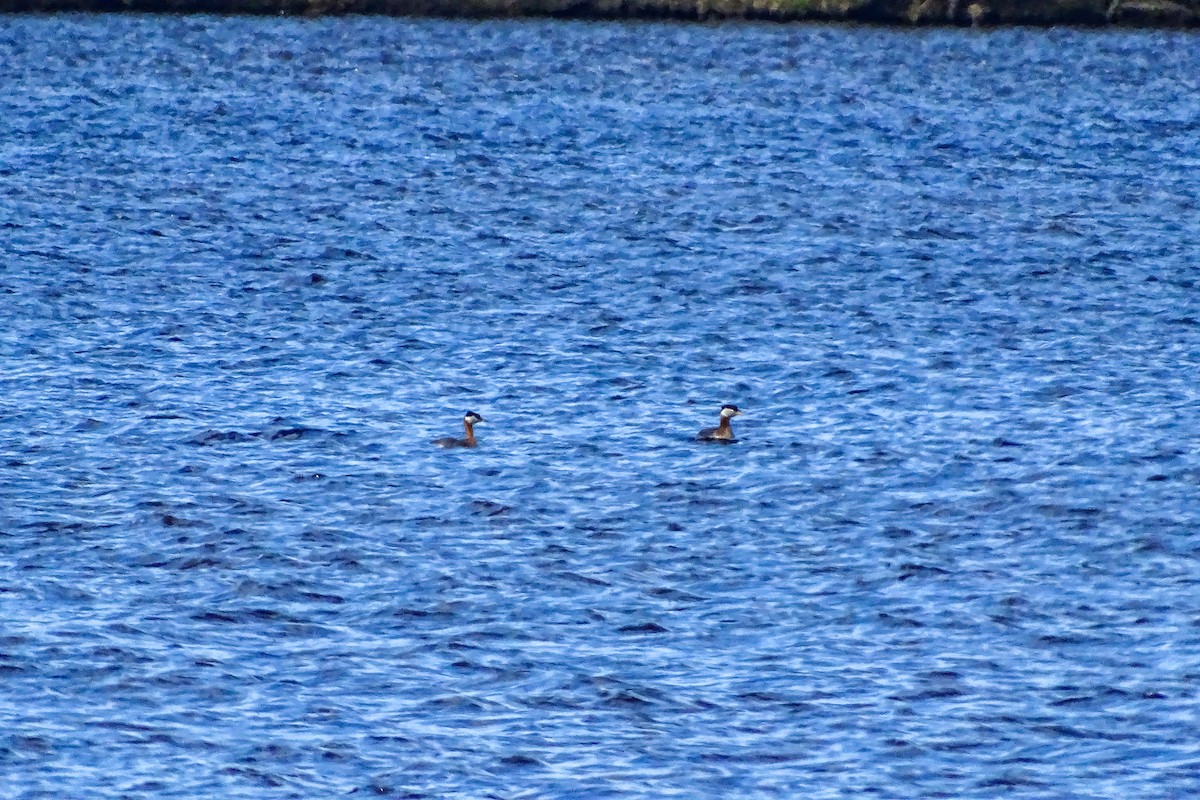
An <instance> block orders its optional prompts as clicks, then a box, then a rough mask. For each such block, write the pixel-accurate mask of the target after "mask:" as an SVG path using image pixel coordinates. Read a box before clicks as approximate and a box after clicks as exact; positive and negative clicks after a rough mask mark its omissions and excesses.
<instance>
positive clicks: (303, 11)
mask: <svg viewBox="0 0 1200 800" xmlns="http://www.w3.org/2000/svg"><path fill="white" fill-rule="evenodd" d="M67 12H93V13H126V12H133V13H168V14H228V15H257V16H266V15H270V16H277V15H284V16H313V17H316V16H345V15H376V16H398V17H399V16H403V17H450V18H468V19H516V18H522V17H533V18H560V19H594V20H635V19H644V20H681V21H697V22H703V21H718V20H731V21H736V20H746V21H775V22H824V23H830V22H832V23H859V24H870V25H884V26H894V27H930V26H939V27H1002V26H1031V27H1051V26H1059V25H1069V26H1077V27H1095V28H1112V27H1116V28H1161V29H1189V28H1196V27H1200V0H0V13H6V14H12V13H67Z"/></svg>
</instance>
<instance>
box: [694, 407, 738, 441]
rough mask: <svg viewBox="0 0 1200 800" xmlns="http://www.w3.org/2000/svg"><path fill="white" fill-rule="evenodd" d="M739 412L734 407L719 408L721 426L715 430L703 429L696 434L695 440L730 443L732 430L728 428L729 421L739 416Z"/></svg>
mask: <svg viewBox="0 0 1200 800" xmlns="http://www.w3.org/2000/svg"><path fill="white" fill-rule="evenodd" d="M741 413H742V412H741V410H740V409H739V408H738V407H737V406H734V405H729V404H726V405H723V406H721V424H720V425H718V426H717V427H715V428H705V429H704V430H702V431H700V432H699V433H698V434H696V438H697V439H700V440H701V441H704V442H732V441H733V440H734V439H733V428H731V427H729V420H730V419H731V418H733V417H736V416H739V415H740V414H741Z"/></svg>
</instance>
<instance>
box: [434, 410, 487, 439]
mask: <svg viewBox="0 0 1200 800" xmlns="http://www.w3.org/2000/svg"><path fill="white" fill-rule="evenodd" d="M483 421H484V419H483V417H481V416H479V415H478V414H476V413H475V412H474V411H468V412H467V413H466V414H464V415H463V428H464V429H465V430H466V432H467V435H466V437H465V438H463V439H455V438H454V437H453V436H445V437H443V438H441V439H434V440H433V443H434V444H436V445H438V446H439V447H474V446H475V426H476V425H478V424H479V423H481V422H483Z"/></svg>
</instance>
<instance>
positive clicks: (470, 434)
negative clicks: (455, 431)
mask: <svg viewBox="0 0 1200 800" xmlns="http://www.w3.org/2000/svg"><path fill="white" fill-rule="evenodd" d="M463 429H464V430H465V431H466V432H467V447H474V446H475V426H474V425H472V424H471V420H469V419H464V420H463Z"/></svg>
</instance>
